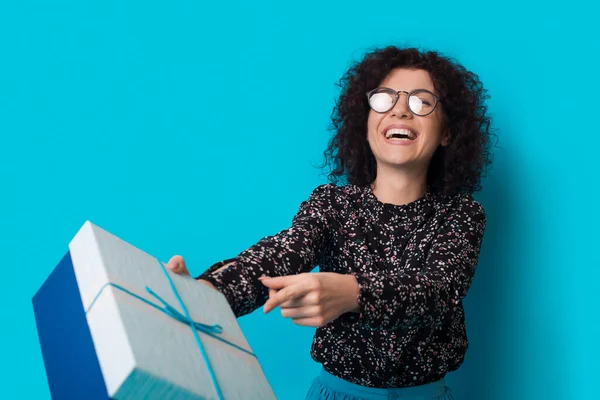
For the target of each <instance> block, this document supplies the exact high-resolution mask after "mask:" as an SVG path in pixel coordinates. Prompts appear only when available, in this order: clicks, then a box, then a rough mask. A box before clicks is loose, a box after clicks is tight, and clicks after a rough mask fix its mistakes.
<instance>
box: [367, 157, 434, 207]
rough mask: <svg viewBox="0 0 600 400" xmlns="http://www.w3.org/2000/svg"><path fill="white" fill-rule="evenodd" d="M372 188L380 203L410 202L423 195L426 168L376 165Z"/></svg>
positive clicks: (400, 203)
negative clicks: (415, 168) (416, 168)
mask: <svg viewBox="0 0 600 400" xmlns="http://www.w3.org/2000/svg"><path fill="white" fill-rule="evenodd" d="M372 188H373V194H374V195H375V197H377V199H378V200H379V201H381V202H382V203H389V204H395V205H403V204H408V203H411V202H413V201H416V200H418V199H420V198H421V197H423V195H424V194H425V191H426V190H427V169H425V170H417V171H415V170H409V169H401V168H393V167H390V166H385V165H381V166H380V165H378V166H377V177H376V178H375V181H373V183H372Z"/></svg>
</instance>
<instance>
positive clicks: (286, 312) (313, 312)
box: [281, 306, 321, 319]
mask: <svg viewBox="0 0 600 400" xmlns="http://www.w3.org/2000/svg"><path fill="white" fill-rule="evenodd" d="M320 312H321V307H319V306H309V307H295V308H282V309H281V316H282V317H283V318H292V319H294V318H310V317H316V316H318V315H319V313H320Z"/></svg>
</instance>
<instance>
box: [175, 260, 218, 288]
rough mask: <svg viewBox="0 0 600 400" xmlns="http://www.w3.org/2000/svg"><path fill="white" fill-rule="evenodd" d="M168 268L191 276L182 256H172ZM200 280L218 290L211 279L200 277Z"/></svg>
mask: <svg viewBox="0 0 600 400" xmlns="http://www.w3.org/2000/svg"><path fill="white" fill-rule="evenodd" d="M166 268H167V269H168V270H171V271H173V272H175V273H177V274H181V275H187V276H190V271H188V269H187V267H186V265H185V260H184V259H183V257H181V256H173V257H171V259H170V260H169V262H168V263H167V265H166ZM198 282H201V283H203V284H205V285H206V286H208V287H210V288H212V289H215V290H216V288H215V287H214V286H213V284H212V283H210V282H209V281H205V280H204V279H198Z"/></svg>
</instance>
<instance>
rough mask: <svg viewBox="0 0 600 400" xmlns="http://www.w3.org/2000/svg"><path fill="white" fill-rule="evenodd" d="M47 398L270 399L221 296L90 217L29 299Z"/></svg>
mask: <svg viewBox="0 0 600 400" xmlns="http://www.w3.org/2000/svg"><path fill="white" fill-rule="evenodd" d="M33 308H34V313H35V318H36V325H37V329H38V336H39V340H40V345H41V350H42V355H43V359H44V364H45V368H46V374H47V378H48V383H49V387H50V393H51V395H52V398H53V399H85V400H95V399H157V400H158V399H160V400H167V399H215V400H218V399H227V400H229V399H232V400H233V399H245V400H247V399H261V400H262V399H275V398H276V397H275V394H274V392H273V390H272V388H271V386H270V385H269V383H268V381H267V379H266V377H265V375H264V373H263V371H262V369H261V366H260V364H259V362H258V359H257V357H256V355H255V354H253V352H252V349H251V348H250V346H249V344H248V342H247V340H246V338H245V337H244V334H243V332H242V330H241V328H240V326H239V325H238V322H237V320H236V318H235V315H234V314H233V312H232V310H231V308H230V307H229V304H228V303H227V300H226V299H225V297H224V296H223V295H222V294H221V293H220V292H218V291H216V290H214V289H211V288H210V287H208V286H206V285H204V284H202V283H200V282H197V281H196V280H194V279H193V278H191V277H189V276H183V275H178V274H175V273H173V272H171V271H169V270H167V269H166V268H165V267H164V265H163V263H161V262H159V260H157V259H156V258H154V257H152V256H151V255H149V254H147V253H145V252H144V251H142V250H140V249H138V248H136V247H134V246H132V245H130V244H129V243H127V242H125V241H123V240H121V239H119V238H118V237H116V236H114V235H112V234H110V233H109V232H107V231H105V230H103V229H102V228H100V227H98V226H96V225H94V224H92V223H90V222H89V221H88V222H86V223H85V224H84V225H83V226H82V227H81V229H80V230H79V231H78V232H77V234H76V235H75V237H74V238H73V239H72V241H71V243H70V244H69V249H68V251H67V253H66V254H65V256H64V257H63V258H62V260H61V261H60V262H59V264H58V265H57V266H56V267H55V268H54V270H53V271H52V273H51V274H50V276H49V277H48V278H47V279H46V281H45V282H44V283H43V285H42V286H41V287H40V289H39V290H38V292H37V293H36V294H35V296H34V297H33Z"/></svg>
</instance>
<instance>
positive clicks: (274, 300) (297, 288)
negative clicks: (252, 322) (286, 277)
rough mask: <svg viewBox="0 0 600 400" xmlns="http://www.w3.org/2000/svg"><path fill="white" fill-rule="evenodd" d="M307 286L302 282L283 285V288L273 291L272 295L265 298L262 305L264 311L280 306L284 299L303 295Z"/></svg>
mask: <svg viewBox="0 0 600 400" xmlns="http://www.w3.org/2000/svg"><path fill="white" fill-rule="evenodd" d="M309 288H310V286H309V285H306V284H305V283H304V282H300V283H297V284H295V285H290V286H286V287H284V288H283V289H281V290H279V291H278V292H277V293H275V294H274V295H273V297H271V298H269V300H267V302H266V303H265V306H264V312H265V313H268V312H269V311H271V310H272V309H274V308H275V307H278V306H280V305H281V304H283V303H285V302H286V301H291V300H294V299H297V298H298V297H302V296H304V295H305V294H306V292H307V291H308V290H309Z"/></svg>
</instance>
